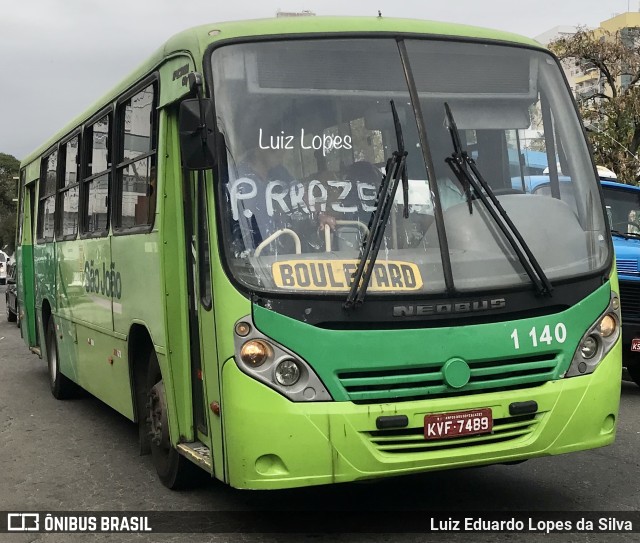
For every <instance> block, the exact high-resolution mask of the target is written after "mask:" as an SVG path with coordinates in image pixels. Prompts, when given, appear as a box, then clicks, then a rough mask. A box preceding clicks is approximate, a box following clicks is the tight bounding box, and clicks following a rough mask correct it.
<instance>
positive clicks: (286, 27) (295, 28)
mask: <svg viewBox="0 0 640 543" xmlns="http://www.w3.org/2000/svg"><path fill="white" fill-rule="evenodd" d="M357 32H362V33H364V34H366V33H372V32H376V33H378V32H383V33H389V34H390V35H398V34H421V35H431V36H434V37H436V36H440V37H448V38H452V37H455V38H467V39H480V40H491V41H498V42H502V43H512V44H518V45H525V46H529V47H536V48H540V49H544V48H543V47H542V45H540V44H539V43H538V42H536V41H535V40H532V39H530V38H526V37H524V36H520V35H518V34H512V33H510V32H502V31H497V30H491V29H487V28H480V27H475V26H469V25H459V24H451V23H443V22H436V21H423V20H418V19H395V18H387V17H315V16H313V17H281V18H272V19H255V20H244V21H235V22H224V23H211V24H207V25H202V26H198V27H194V28H191V29H188V30H184V31H182V32H180V33H178V34H176V35H174V36H173V37H171V38H169V40H167V41H166V42H165V43H164V45H162V46H161V47H160V48H159V49H157V50H156V51H155V53H153V54H152V55H151V56H150V57H149V58H147V59H146V60H145V61H144V62H143V63H142V64H140V65H139V66H138V67H137V68H136V69H135V70H134V71H133V72H131V73H130V74H129V75H128V76H127V77H126V78H125V79H123V80H122V81H121V82H120V83H119V84H117V85H116V86H115V87H114V88H112V89H111V90H110V91H109V92H107V93H106V94H105V95H104V96H102V97H101V98H100V99H99V100H97V101H96V102H95V103H94V104H93V105H92V106H91V107H90V108H88V109H87V110H86V111H85V112H84V113H82V114H80V115H79V116H77V117H76V118H75V119H73V120H72V121H71V122H69V123H68V124H67V125H66V126H65V127H64V128H63V129H61V130H60V131H58V132H57V133H56V134H55V135H54V136H52V137H51V138H49V139H48V140H47V141H46V142H45V143H43V144H42V145H41V146H40V147H38V148H37V149H36V150H35V151H33V152H32V153H30V154H29V155H28V156H27V157H26V158H24V159H23V161H22V166H25V165H27V164H29V163H30V162H32V161H33V160H35V159H36V158H38V157H39V156H40V155H41V154H42V153H43V152H45V151H46V150H47V149H48V148H49V147H50V146H52V145H53V144H54V143H56V142H57V141H59V140H60V139H62V138H63V137H64V136H65V135H67V134H69V133H70V132H72V131H73V130H74V129H75V128H76V127H78V126H79V125H81V124H82V123H83V122H85V121H86V120H87V119H89V118H90V117H91V116H92V115H93V114H95V113H97V112H98V111H99V110H100V109H102V108H103V107H105V106H106V105H107V104H109V103H110V102H112V101H113V100H115V99H116V98H117V97H118V96H119V95H120V94H121V93H122V92H124V91H126V90H127V89H128V88H129V87H131V86H132V85H134V84H135V83H136V82H137V81H139V80H140V79H141V78H142V77H144V76H145V75H146V74H148V73H150V72H152V71H153V70H154V69H155V68H156V67H157V66H159V65H160V64H161V63H162V61H163V60H164V59H165V58H167V57H168V56H171V55H172V54H175V53H180V52H191V53H192V54H193V55H194V61H195V63H196V67H197V69H199V68H200V67H201V63H202V57H203V55H204V51H205V50H206V48H207V47H208V46H209V45H210V44H212V43H214V42H219V41H226V40H230V39H237V38H244V37H246V38H251V37H259V36H274V37H276V36H277V37H282V36H287V35H295V34H315V35H318V34H322V35H330V34H343V33H357Z"/></svg>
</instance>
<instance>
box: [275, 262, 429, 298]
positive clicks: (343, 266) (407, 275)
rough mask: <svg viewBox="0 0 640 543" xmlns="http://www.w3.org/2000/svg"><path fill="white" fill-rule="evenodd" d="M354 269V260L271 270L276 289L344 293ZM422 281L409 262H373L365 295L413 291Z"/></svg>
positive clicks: (279, 265)
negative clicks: (368, 293)
mask: <svg viewBox="0 0 640 543" xmlns="http://www.w3.org/2000/svg"><path fill="white" fill-rule="evenodd" d="M357 267H358V262H357V261H356V260H287V261H281V262H274V263H273V265H272V267H271V272H272V274H273V280H274V282H275V284H276V286H278V287H280V288H284V289H291V290H323V291H327V290H331V291H345V292H346V291H347V290H348V289H349V287H350V285H351V280H352V277H353V274H354V273H355V271H356V269H357ZM422 285H423V281H422V276H421V275H420V270H419V269H418V266H416V265H415V264H413V263H411V262H399V261H384V262H376V263H375V264H374V267H373V272H372V273H371V280H370V281H369V288H368V291H369V292H384V291H394V292H397V291H401V290H402V291H415V290H420V289H421V288H422Z"/></svg>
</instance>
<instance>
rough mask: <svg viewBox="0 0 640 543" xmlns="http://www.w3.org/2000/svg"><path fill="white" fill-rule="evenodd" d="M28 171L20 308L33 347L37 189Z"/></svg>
mask: <svg viewBox="0 0 640 543" xmlns="http://www.w3.org/2000/svg"><path fill="white" fill-rule="evenodd" d="M24 180H25V173H24V170H23V171H22V172H21V175H20V198H21V202H20V206H21V207H20V215H21V217H20V221H19V230H18V243H19V246H18V250H19V256H20V260H19V265H20V270H18V272H19V273H18V307H19V311H20V312H21V314H22V317H21V319H20V329H21V331H22V334H23V336H24V338H25V341H26V343H27V345H29V347H37V346H38V336H37V327H36V314H35V276H34V261H33V244H34V238H35V236H34V232H35V230H36V227H37V225H36V209H35V206H36V187H37V183H36V180H35V179H34V180H33V181H32V182H31V183H28V184H24Z"/></svg>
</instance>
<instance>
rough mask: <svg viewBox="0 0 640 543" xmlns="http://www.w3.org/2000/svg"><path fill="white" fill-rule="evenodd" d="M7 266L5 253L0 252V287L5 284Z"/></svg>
mask: <svg viewBox="0 0 640 543" xmlns="http://www.w3.org/2000/svg"><path fill="white" fill-rule="evenodd" d="M8 265H9V257H8V256H7V253H5V252H3V251H0V285H6V284H7V266H8Z"/></svg>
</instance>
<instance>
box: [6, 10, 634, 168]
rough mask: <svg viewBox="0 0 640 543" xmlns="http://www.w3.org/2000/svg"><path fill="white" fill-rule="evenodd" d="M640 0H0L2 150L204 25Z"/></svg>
mask: <svg viewBox="0 0 640 543" xmlns="http://www.w3.org/2000/svg"><path fill="white" fill-rule="evenodd" d="M639 7H640V6H639V0H605V1H602V0H562V1H558V0H535V1H531V2H515V1H514V0H457V1H454V2H452V1H449V2H443V1H442V0H376V1H375V2H372V1H370V0H368V1H367V0H351V1H347V0H323V1H319V0H296V1H291V0H275V1H272V0H262V1H258V0H253V1H252V0H232V1H231V2H215V1H214V0H127V1H125V0H99V1H96V0H0V153H7V154H10V155H13V156H15V157H16V158H19V159H22V158H24V157H25V156H26V155H28V154H29V153H30V152H31V151H33V150H34V149H35V148H37V147H39V146H40V145H41V144H42V143H43V142H44V141H45V140H46V139H48V138H49V137H50V136H51V135H53V134H54V133H55V132H57V131H58V130H59V129H61V128H62V127H63V126H65V125H66V124H67V123H68V122H69V121H71V120H72V119H73V118H74V117H76V116H77V115H79V114H80V113H82V112H83V111H84V110H85V109H86V108H87V107H89V106H90V105H91V104H93V102H95V101H96V100H97V99H98V98H99V97H100V96H102V95H103V94H104V93H105V92H106V91H108V90H109V89H110V88H112V87H113V86H115V84H116V83H118V81H120V80H121V79H122V78H124V76H126V75H127V74H128V73H129V72H130V71H131V70H133V69H134V68H135V67H136V66H137V65H138V64H140V63H141V62H142V61H143V60H144V59H145V58H146V57H147V56H149V55H150V54H151V53H152V52H153V51H155V50H156V49H157V48H158V47H160V45H162V43H164V42H165V41H166V40H167V39H168V38H169V37H170V36H172V35H173V34H176V33H177V32H180V31H182V30H185V29H187V28H190V27H192V26H197V25H201V24H207V23H215V22H221V21H233V20H241V19H255V18H265V17H274V16H275V14H276V12H277V11H278V10H281V11H302V10H311V11H313V12H314V13H316V14H317V15H358V16H367V15H371V16H376V15H377V14H378V10H380V11H381V12H382V15H383V16H384V17H407V18H413V19H426V20H434V21H446V22H451V23H461V24H471V25H476V26H482V27H488V28H494V29H497V30H507V31H510V32H515V33H518V34H522V35H525V36H528V37H535V36H537V35H539V34H542V33H543V32H545V31H547V30H549V29H551V28H553V27H555V26H560V25H574V26H575V25H583V26H597V25H598V24H599V23H600V21H603V20H606V19H609V18H610V17H612V16H614V15H615V14H617V13H623V12H625V11H628V10H630V11H638V9H639Z"/></svg>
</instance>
